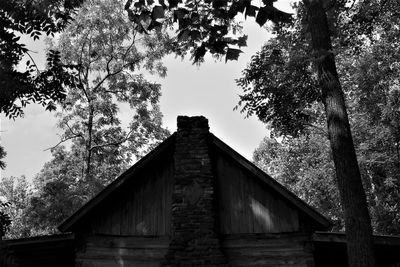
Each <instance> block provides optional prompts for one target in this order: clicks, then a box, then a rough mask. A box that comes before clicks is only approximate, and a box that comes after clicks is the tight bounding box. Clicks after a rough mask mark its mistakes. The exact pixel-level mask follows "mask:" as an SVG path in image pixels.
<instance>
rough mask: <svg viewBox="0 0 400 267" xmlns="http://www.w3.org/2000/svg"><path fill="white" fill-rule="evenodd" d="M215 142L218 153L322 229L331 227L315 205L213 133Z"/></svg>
mask: <svg viewBox="0 0 400 267" xmlns="http://www.w3.org/2000/svg"><path fill="white" fill-rule="evenodd" d="M213 144H214V145H215V147H216V148H217V149H216V150H215V151H216V153H217V154H218V153H221V154H224V155H225V156H227V157H229V158H230V159H231V160H232V161H234V162H235V163H234V164H235V165H236V166H240V167H242V168H243V169H245V170H247V171H248V172H250V173H252V174H253V175H254V177H255V178H257V179H259V180H260V181H262V182H263V183H264V184H265V185H268V186H269V187H270V188H272V189H273V190H274V191H276V192H277V193H278V194H279V195H280V196H282V197H283V198H285V199H287V200H288V201H289V202H290V203H292V204H293V205H294V206H295V207H297V208H298V209H299V210H301V211H302V212H304V213H305V214H307V215H308V216H309V217H310V218H311V219H313V221H315V222H316V223H317V225H319V228H321V229H328V228H330V227H331V225H332V224H331V222H330V221H329V220H328V219H327V218H325V217H324V216H323V215H322V214H320V213H319V212H317V211H316V210H315V209H314V208H313V207H311V206H309V205H308V204H307V203H305V202H304V201H303V200H301V199H300V198H298V197H297V196H296V195H295V194H293V193H292V192H290V191H289V190H287V189H286V188H285V187H284V186H282V185H281V184H279V183H278V182H277V181H275V180H274V179H272V178H271V177H269V176H268V175H267V174H266V173H264V172H263V171H261V170H260V169H259V168H257V167H256V166H255V165H254V164H253V163H251V162H250V161H248V160H247V159H245V158H244V157H243V156H241V155H240V154H239V153H237V152H236V151H235V150H233V149H232V148H230V147H229V146H228V145H227V144H225V143H224V142H222V141H221V140H220V139H218V138H217V137H215V136H214V135H213Z"/></svg>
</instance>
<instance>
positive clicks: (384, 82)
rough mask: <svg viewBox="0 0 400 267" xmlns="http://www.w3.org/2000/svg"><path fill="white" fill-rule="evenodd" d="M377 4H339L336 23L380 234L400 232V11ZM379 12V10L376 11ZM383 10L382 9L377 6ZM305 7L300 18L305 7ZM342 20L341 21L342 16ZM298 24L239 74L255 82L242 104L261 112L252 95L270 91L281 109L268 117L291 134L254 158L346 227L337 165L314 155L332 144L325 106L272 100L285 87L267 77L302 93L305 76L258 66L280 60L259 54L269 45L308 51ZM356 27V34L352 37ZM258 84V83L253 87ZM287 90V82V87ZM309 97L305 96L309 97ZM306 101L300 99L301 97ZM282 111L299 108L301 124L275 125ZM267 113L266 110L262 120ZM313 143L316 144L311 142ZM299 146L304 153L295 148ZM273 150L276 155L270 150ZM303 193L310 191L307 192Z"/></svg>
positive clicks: (275, 128)
mask: <svg viewBox="0 0 400 267" xmlns="http://www.w3.org/2000/svg"><path fill="white" fill-rule="evenodd" d="M378 2H379V1H376V2H375V1H373V2H369V3H373V4H372V5H371V8H370V9H368V8H366V5H368V3H367V2H363V1H360V2H358V3H357V4H355V5H354V6H347V7H343V6H342V7H341V8H337V9H335V10H336V14H334V15H332V17H331V19H332V20H331V23H332V24H335V25H336V27H337V28H339V29H340V31H339V30H338V31H335V32H333V33H334V35H333V40H334V47H335V49H336V50H335V51H337V55H336V59H337V63H338V70H339V75H340V77H341V81H342V83H343V88H345V94H346V98H347V100H348V102H347V107H348V109H349V110H350V115H351V116H350V122H351V125H352V132H353V136H354V139H355V146H356V150H357V156H358V161H359V165H360V171H361V175H362V180H363V184H364V188H365V190H366V193H367V197H368V202H369V208H370V213H371V216H372V225H373V228H374V231H375V232H377V233H382V234H398V233H399V232H400V224H399V215H398V214H400V210H399V207H398V203H399V201H400V199H399V190H400V183H399V181H400V177H399V176H398V173H399V163H398V162H399V160H398V159H399V153H398V151H399V145H398V144H399V136H400V135H399V133H400V132H399V129H400V128H399V122H398V119H399V114H397V113H398V112H397V110H398V108H399V107H398V103H399V95H400V94H399V89H400V88H399V83H398V77H399V73H398V68H397V67H396V66H398V64H399V62H400V61H399V59H400V58H399V57H398V55H399V51H398V49H397V47H398V45H397V43H398V36H399V32H398V28H399V27H398V26H399V20H398V17H396V16H394V17H393V14H394V13H396V12H397V10H398V9H397V8H395V4H394V3H390V4H389V2H388V1H387V2H382V3H378ZM300 7H301V6H299V8H300ZM373 10H375V11H374V12H373V14H371V12H372V11H373ZM377 10H379V12H376V11H377ZM299 12H300V16H301V9H299ZM337 18H340V19H338V20H336V19H337ZM348 18H350V19H348ZM368 18H369V19H371V20H370V21H369V23H368V24H366V23H364V24H362V23H361V21H364V20H366V19H368ZM291 27H292V28H291V30H290V28H289V29H288V30H287V29H280V31H279V32H278V33H277V37H276V38H275V40H273V41H271V42H270V43H268V44H267V45H266V46H265V48H263V50H262V51H261V52H260V53H259V54H258V55H256V56H255V57H254V58H253V60H252V62H251V63H250V65H249V66H248V68H247V69H246V70H245V71H244V73H243V78H241V79H240V80H239V82H240V81H246V82H247V86H248V87H244V86H242V88H243V89H244V90H246V91H245V94H244V95H243V96H242V101H245V102H244V103H246V106H242V107H243V110H244V111H245V112H249V113H251V112H254V113H256V114H257V110H258V105H257V102H255V101H256V97H253V95H252V94H256V93H258V94H259V95H257V96H258V97H259V99H263V96H264V98H265V99H264V100H263V101H264V102H267V101H269V102H268V103H269V104H270V106H267V108H268V111H269V112H270V113H269V114H273V115H274V116H273V117H272V116H271V117H269V119H268V122H270V123H271V126H272V128H273V132H274V133H275V134H277V135H281V134H283V135H285V136H286V137H285V138H283V141H282V142H276V143H271V141H264V143H262V144H261V145H260V147H259V148H258V149H257V150H256V152H255V161H256V162H257V164H259V165H260V166H261V167H262V168H264V169H265V170H267V171H269V172H270V173H271V174H273V175H275V176H276V177H277V179H278V180H279V181H281V182H283V184H285V185H286V186H288V187H289V188H291V189H292V190H293V191H294V192H296V193H297V194H298V195H299V196H300V197H302V198H303V199H304V200H306V201H307V202H308V203H310V204H313V205H314V206H316V207H317V208H319V209H320V210H321V211H322V212H323V213H324V214H326V215H328V216H330V217H331V218H333V219H334V221H336V222H338V224H337V226H338V227H339V228H340V227H341V226H342V225H343V224H342V220H343V219H342V217H341V216H342V215H341V212H340V206H338V204H337V203H339V198H338V196H337V193H336V190H333V187H332V185H333V183H332V181H333V176H334V172H333V166H332V163H331V162H330V159H329V158H328V157H325V158H321V157H320V156H318V154H315V151H317V152H321V153H323V152H324V153H328V149H327V147H326V146H325V145H323V144H325V142H327V138H326V135H324V134H322V131H321V130H319V128H324V127H325V123H323V118H320V116H319V115H318V114H321V112H320V107H318V106H317V104H314V105H311V106H307V105H304V106H301V105H296V104H293V102H290V105H286V104H285V103H286V102H285V101H281V102H273V101H272V100H274V99H276V98H277V96H275V95H278V96H279V95H281V94H283V93H282V92H281V91H279V90H276V91H272V90H270V91H269V90H268V89H269V88H273V85H274V84H275V83H274V82H275V80H274V79H273V78H272V79H270V80H268V78H269V77H274V78H275V77H279V79H276V81H277V84H279V85H281V84H285V83H288V84H290V85H291V86H292V89H291V90H292V91H291V92H294V96H298V94H297V93H296V92H297V90H299V88H302V83H301V82H299V79H298V78H297V75H292V74H291V73H289V72H285V69H283V70H282V69H281V70H280V69H278V68H277V73H276V72H275V73H273V74H271V73H270V72H266V73H265V75H268V76H269V77H268V78H265V77H264V73H262V72H261V71H260V69H261V68H260V67H259V66H261V65H264V66H269V65H270V64H275V63H274V62H273V61H272V60H271V58H270V57H261V56H260V55H263V54H265V52H264V51H265V50H267V49H269V51H271V50H272V49H271V48H269V47H270V46H273V48H275V49H280V50H279V51H283V52H282V53H285V52H286V53H289V54H292V55H304V54H307V53H308V52H307V51H308V50H307V47H302V46H299V45H298V43H299V42H300V41H299V39H298V38H299V37H301V36H302V34H301V30H300V29H301V27H298V28H296V24H294V25H292V26H291ZM354 33H357V35H352V34H354ZM294 37H296V38H294ZM288 40H290V41H288ZM287 51H289V52H287ZM309 63H310V61H309V60H307V58H305V59H304V60H303V61H302V64H309ZM285 64H287V66H288V68H290V67H289V66H292V65H293V64H297V58H296V57H295V56H290V57H288V58H286V61H285ZM269 68H273V67H269ZM267 70H268V68H267ZM252 71H254V72H255V73H257V71H260V72H259V76H257V75H254V76H255V78H254V76H250V75H251V74H252ZM294 73H296V72H294ZM303 74H304V76H305V77H310V75H309V73H308V72H307V71H304V72H303ZM280 75H282V77H281V76H280ZM311 79H312V76H311ZM261 81H262V82H264V83H261ZM283 81H284V82H285V83H283ZM242 84H243V83H242ZM251 86H253V88H249V87H251ZM265 88H267V89H265ZM281 89H285V88H284V87H281ZM252 90H254V92H255V93H253V91H252ZM285 90H286V89H285ZM271 91H272V94H273V96H272V97H271V96H270V95H268V93H269V94H271ZM262 94H264V95H262ZM309 99H310V98H307V97H306V98H305V99H303V101H308V100H309ZM259 101H260V100H259ZM299 102H300V103H301V101H299ZM293 106H294V107H295V108H296V109H295V110H297V112H307V113H306V114H310V115H311V117H310V118H309V120H307V121H305V120H297V119H296V118H295V117H294V115H295V114H296V112H295V111H294V109H293ZM304 107H306V108H304ZM310 107H311V110H310ZM280 109H282V110H283V111H282V112H283V113H288V115H287V116H290V114H292V115H291V117H292V118H295V123H299V124H297V125H296V124H295V123H287V121H285V120H282V119H281V120H280V121H283V122H285V124H286V125H283V126H282V125H280V124H279V123H274V119H275V117H277V118H279V113H278V112H277V111H276V110H280ZM313 110H314V111H313ZM317 111H318V112H317ZM273 112H275V113H273ZM276 113H277V114H278V115H276ZM259 114H261V113H259ZM257 115H258V114H257ZM261 115H262V114H261ZM265 117H266V116H262V118H265ZM289 122H290V121H289ZM310 122H311V123H310ZM292 125H295V126H296V127H292V128H294V129H297V130H298V131H297V132H296V131H288V130H287V128H288V126H292ZM289 129H290V128H289ZM317 136H319V137H317ZM316 137H317V138H316ZM310 140H312V142H310ZM272 144H274V145H272ZM309 145H310V146H311V148H310V147H308V146H309ZM267 149H269V150H267ZM314 150H315V151H314ZM296 151H299V153H295V152H296ZM300 151H301V153H300ZM267 153H272V154H273V155H276V156H268V155H266V154H267ZM321 155H323V154H321ZM309 159H311V160H314V159H315V161H312V162H313V163H310V161H309ZM277 162H280V163H277ZM321 174H322V175H324V178H323V180H321V179H320V178H321V177H322V176H321ZM300 185H302V186H303V188H302V187H301V186H300ZM316 189H318V190H321V193H322V194H312V193H313V192H315V190H316ZM304 192H307V193H308V194H309V195H308V196H307V195H304ZM310 197H311V198H310ZM322 200H327V201H328V202H327V203H328V205H325V206H324V205H322V204H321V203H322V202H321V201H322ZM329 202H330V203H329Z"/></svg>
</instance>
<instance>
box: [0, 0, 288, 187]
mask: <svg viewBox="0 0 400 267" xmlns="http://www.w3.org/2000/svg"><path fill="white" fill-rule="evenodd" d="M278 3H280V6H281V8H282V9H283V10H286V11H289V10H290V7H289V0H280V1H278ZM244 33H245V34H247V35H248V47H246V48H243V49H242V50H243V52H244V53H242V54H241V56H240V57H239V60H238V61H230V62H228V63H227V64H225V62H224V61H215V60H214V59H212V58H210V57H208V58H206V61H205V63H203V64H202V65H201V66H195V65H192V63H191V62H190V61H189V60H184V61H182V60H181V59H177V58H175V57H174V56H172V55H171V56H168V57H167V58H166V59H165V65H166V66H167V68H168V72H167V77H166V78H164V79H157V81H158V82H159V83H161V85H162V89H161V92H162V97H161V103H160V105H161V111H162V113H163V114H164V126H166V127H167V128H168V129H169V130H170V131H171V132H173V131H175V130H176V118H177V116H178V115H187V116H193V115H203V116H205V117H207V118H208V120H209V124H210V131H211V132H212V133H214V134H215V135H216V136H218V137H219V138H220V139H222V140H223V141H224V142H225V143H227V144H228V145H230V146H231V147H232V148H233V149H235V150H236V151H237V152H239V153H240V154H242V155H243V156H245V157H246V158H248V159H250V160H251V159H252V153H253V151H254V149H255V148H256V147H257V146H258V144H259V143H260V142H261V140H262V138H263V137H264V136H265V135H266V134H267V130H266V128H265V125H263V124H262V123H261V122H259V121H258V120H257V118H255V117H254V118H249V119H245V118H244V117H245V115H244V114H241V113H240V112H239V111H233V108H234V107H235V105H236V104H237V102H238V100H239V98H238V94H240V93H241V91H240V89H239V88H238V87H237V86H236V84H235V81H234V79H236V78H239V77H240V74H241V71H242V70H243V69H244V68H245V67H246V64H247V63H248V62H249V61H250V57H251V56H252V55H253V54H255V52H257V51H258V50H259V49H260V48H261V46H262V44H263V43H264V42H265V41H266V40H267V38H268V36H269V34H268V32H267V30H265V29H263V28H260V27H259V26H258V25H257V24H256V23H255V22H254V19H253V18H250V19H248V21H247V22H246V23H245V28H244ZM22 41H23V42H24V40H22ZM25 42H29V46H30V49H31V50H33V51H36V52H37V53H35V54H34V57H35V61H37V63H39V64H41V62H44V52H43V51H44V44H43V42H38V41H37V42H35V43H33V42H32V41H29V40H28V41H25ZM122 116H123V117H124V118H125V120H126V121H127V120H128V118H129V116H130V114H129V113H123V114H122ZM55 123H56V119H55V118H54V113H50V112H45V111H44V109H43V108H42V107H40V106H37V105H31V106H29V107H28V108H26V109H25V117H24V118H17V119H16V120H15V121H12V120H8V119H6V118H5V117H4V116H3V115H1V144H2V145H3V146H4V148H5V150H6V152H7V157H6V159H5V161H6V164H7V167H6V169H5V170H3V171H2V172H1V176H20V175H25V176H26V177H27V178H28V179H32V177H33V176H34V175H35V174H36V173H38V172H39V171H40V169H41V168H42V166H43V164H44V163H45V162H46V161H49V160H50V158H51V154H50V152H49V151H44V150H45V149H46V148H49V147H51V146H53V145H55V144H57V142H58V141H59V137H58V136H57V128H56V127H55Z"/></svg>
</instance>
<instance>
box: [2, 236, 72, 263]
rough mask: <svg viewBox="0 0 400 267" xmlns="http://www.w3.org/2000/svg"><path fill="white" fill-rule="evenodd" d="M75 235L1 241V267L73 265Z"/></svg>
mask: <svg viewBox="0 0 400 267" xmlns="http://www.w3.org/2000/svg"><path fill="white" fill-rule="evenodd" d="M74 256H75V255H74V237H73V235H59V236H46V237H34V238H22V239H15V240H5V241H0V267H53V266H59V267H73V266H74V260H75V258H74Z"/></svg>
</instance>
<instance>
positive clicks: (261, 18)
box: [256, 6, 272, 27]
mask: <svg viewBox="0 0 400 267" xmlns="http://www.w3.org/2000/svg"><path fill="white" fill-rule="evenodd" d="M271 12H272V11H271V7H269V6H265V7H262V8H260V10H259V11H258V14H257V17H256V22H257V23H258V24H259V25H260V27H262V26H263V25H264V24H265V23H266V22H267V20H268V19H269V18H270V17H271Z"/></svg>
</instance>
